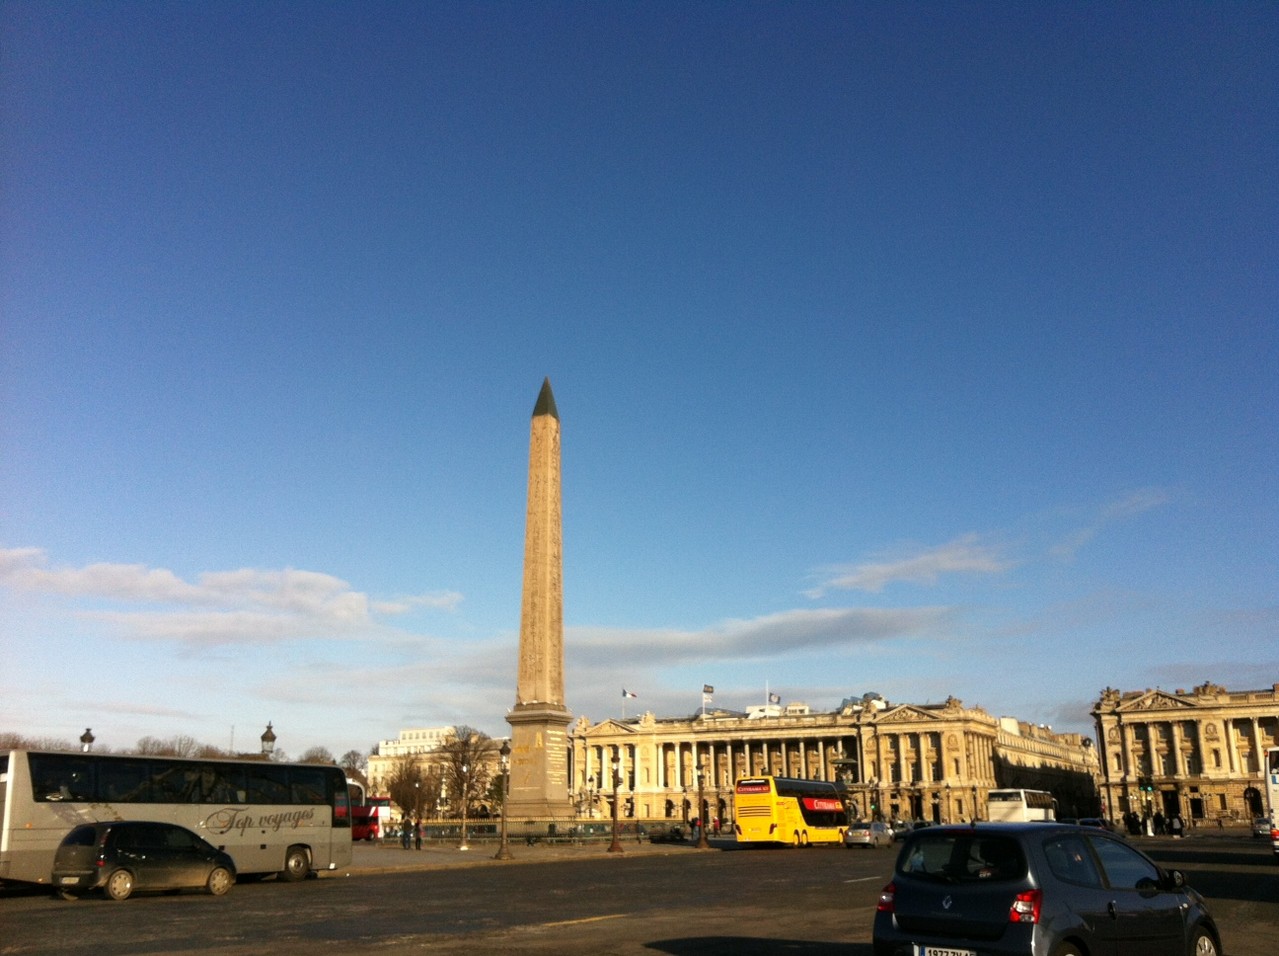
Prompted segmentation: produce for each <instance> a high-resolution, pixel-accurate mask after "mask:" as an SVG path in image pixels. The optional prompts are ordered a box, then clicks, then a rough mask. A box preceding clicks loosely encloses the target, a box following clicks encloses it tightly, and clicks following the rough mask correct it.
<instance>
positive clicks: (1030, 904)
mask: <svg viewBox="0 0 1279 956" xmlns="http://www.w3.org/2000/svg"><path fill="white" fill-rule="evenodd" d="M1043 902H1044V894H1043V891H1042V890H1026V892H1024V893H1018V894H1017V895H1016V896H1014V897H1013V905H1012V906H1011V907H1009V909H1008V922H1010V923H1038V922H1039V908H1040V907H1041V906H1042V905H1043Z"/></svg>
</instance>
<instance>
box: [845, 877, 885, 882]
mask: <svg viewBox="0 0 1279 956" xmlns="http://www.w3.org/2000/svg"><path fill="white" fill-rule="evenodd" d="M882 879H883V877H882V876H863V877H859V878H858V879H855V880H845V881H844V882H845V883H869V882H870V881H871V880H882Z"/></svg>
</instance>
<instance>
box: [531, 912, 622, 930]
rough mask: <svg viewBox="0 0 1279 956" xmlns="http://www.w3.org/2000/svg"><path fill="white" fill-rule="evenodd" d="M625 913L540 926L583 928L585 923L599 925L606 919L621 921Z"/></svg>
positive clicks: (567, 920)
mask: <svg viewBox="0 0 1279 956" xmlns="http://www.w3.org/2000/svg"><path fill="white" fill-rule="evenodd" d="M625 915H626V914H625V913H613V914H612V915H610V916H587V917H585V918H584V919H566V920H560V921H559V922H558V923H540V924H538V925H540V926H547V927H550V926H581V925H582V924H583V923H599V922H601V921H603V920H606V919H621V918H622V917H623V916H625Z"/></svg>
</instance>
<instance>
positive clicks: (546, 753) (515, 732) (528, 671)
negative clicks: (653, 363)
mask: <svg viewBox="0 0 1279 956" xmlns="http://www.w3.org/2000/svg"><path fill="white" fill-rule="evenodd" d="M528 459H529V460H528V513H527V517H526V521H525V526H524V597H523V601H522V603H521V606H520V666H519V680H518V682H517V684H516V687H515V706H514V707H513V708H511V712H510V713H508V714H507V715H506V721H507V723H509V724H510V725H511V793H510V797H509V800H508V802H507V814H508V816H510V817H511V818H512V819H513V820H516V821H524V820H558V819H566V818H569V817H571V816H572V813H571V807H570V805H569V800H568V725H569V722H570V721H571V720H572V714H570V713H569V710H568V708H567V707H566V706H565V705H564V571H563V563H564V562H563V553H562V538H563V536H562V531H561V515H560V416H559V412H558V410H557V409H556V408H555V396H554V395H553V394H551V380H550V379H549V378H548V379H546V381H544V382H543V383H542V391H541V392H540V393H538V396H537V404H536V405H534V406H533V423H532V426H531V436H530V439H529V456H528Z"/></svg>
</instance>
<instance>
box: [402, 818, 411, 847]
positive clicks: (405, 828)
mask: <svg viewBox="0 0 1279 956" xmlns="http://www.w3.org/2000/svg"><path fill="white" fill-rule="evenodd" d="M412 836H413V834H412V833H411V832H410V831H409V818H408V817H405V818H404V819H403V820H402V821H400V846H402V847H404V849H406V850H407V849H408V848H409V839H410V838H411V837H412Z"/></svg>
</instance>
